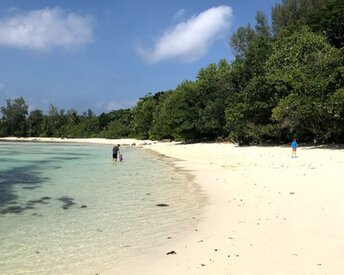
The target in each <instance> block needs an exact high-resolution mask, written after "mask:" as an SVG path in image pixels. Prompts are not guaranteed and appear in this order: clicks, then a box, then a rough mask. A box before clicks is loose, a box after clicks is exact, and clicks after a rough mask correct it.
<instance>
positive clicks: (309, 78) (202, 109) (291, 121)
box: [0, 0, 344, 144]
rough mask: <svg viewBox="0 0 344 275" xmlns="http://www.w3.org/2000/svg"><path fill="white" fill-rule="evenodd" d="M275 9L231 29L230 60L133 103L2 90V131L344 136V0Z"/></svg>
mask: <svg viewBox="0 0 344 275" xmlns="http://www.w3.org/2000/svg"><path fill="white" fill-rule="evenodd" d="M271 17H272V25H271V26H270V25H269V23H268V19H267V17H266V16H265V15H264V14H263V13H262V12H257V15H256V24H255V25H254V26H253V27H251V26H250V25H247V26H244V27H240V28H238V29H237V31H236V32H235V33H234V34H233V36H232V37H231V39H230V45H231V46H232V49H233V52H234V53H235V59H234V60H233V61H232V62H230V63H229V62H227V61H226V60H220V61H219V62H218V64H209V65H208V66H207V67H205V68H202V69H200V70H199V72H198V74H197V78H196V80H195V81H184V82H182V83H180V84H179V85H178V86H177V87H176V89H174V90H170V91H162V92H157V93H155V94H148V95H146V96H144V97H142V98H141V99H140V100H139V101H138V102H137V104H136V105H135V106H134V107H133V108H131V109H126V110H115V111H112V112H110V113H102V114H100V115H99V116H96V115H95V114H94V113H93V112H92V111H91V110H88V111H87V112H84V113H83V114H81V115H80V114H78V113H77V112H76V111H75V110H68V111H65V110H63V109H61V110H58V108H57V107H55V106H53V105H50V106H49V109H48V112H47V114H44V113H43V112H42V111H41V110H33V111H31V112H30V113H28V106H27V104H26V103H25V101H24V99H23V98H16V99H14V100H7V102H6V106H4V107H1V113H2V118H1V120H0V135H1V136H11V135H14V136H46V137H50V136H54V137H105V138H121V137H135V138H140V139H146V138H150V139H158V140H159V139H167V138H168V139H175V140H194V139H204V138H208V139H216V138H230V139H232V140H234V141H237V142H239V143H243V144H245V143H250V142H264V141H267V140H271V141H287V140H289V139H290V138H292V137H294V136H295V137H297V138H298V139H301V140H304V141H310V140H313V139H317V140H319V141H324V142H344V47H343V44H344V2H343V1H342V0H283V1H282V3H280V4H277V5H275V6H274V7H273V8H272V15H271Z"/></svg>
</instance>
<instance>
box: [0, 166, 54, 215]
mask: <svg viewBox="0 0 344 275" xmlns="http://www.w3.org/2000/svg"><path fill="white" fill-rule="evenodd" d="M37 163H39V162H37ZM43 163H44V161H43ZM39 168H41V164H37V165H27V166H21V167H14V168H9V169H7V170H5V171H0V210H2V209H1V208H2V207H5V206H6V205H7V204H8V203H9V202H13V201H14V200H16V199H17V198H18V196H17V195H16V194H15V193H14V191H13V190H14V189H15V188H14V187H15V186H16V185H19V186H20V185H22V188H24V189H28V190H30V189H35V188H39V187H40V185H41V184H42V183H43V182H46V181H47V180H48V179H47V178H42V177H40V173H39V172H38V169H39ZM5 209H6V208H5ZM17 210H18V211H19V212H20V211H21V210H19V209H17ZM6 211H7V210H6ZM9 211H11V210H9ZM0 213H2V212H0Z"/></svg>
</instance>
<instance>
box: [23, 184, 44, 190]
mask: <svg viewBox="0 0 344 275" xmlns="http://www.w3.org/2000/svg"><path fill="white" fill-rule="evenodd" d="M40 187H41V186H40V185H36V186H24V187H22V189H27V190H33V189H37V188H40Z"/></svg>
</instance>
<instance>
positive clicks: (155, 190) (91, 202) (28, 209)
mask: <svg viewBox="0 0 344 275" xmlns="http://www.w3.org/2000/svg"><path fill="white" fill-rule="evenodd" d="M111 147H112V146H109V145H76V144H45V143H10V142H8V143H5V142H0V274H96V273H101V272H103V271H106V270H107V269H110V268H112V267H113V266H114V265H116V264H118V263H121V262H122V261H126V262H128V261H129V262H130V259H134V258H135V256H136V255H139V254H143V253H148V252H149V251H151V250H152V249H154V247H157V246H159V245H163V244H165V243H166V242H168V241H170V240H169V237H172V239H173V238H178V236H179V237H180V236H181V235H182V232H184V231H188V230H191V229H192V228H194V226H195V222H196V220H197V218H198V217H199V215H200V213H201V208H202V200H203V197H202V194H201V192H200V190H199V188H198V186H197V185H195V184H194V183H193V182H192V181H191V180H190V179H189V178H188V177H187V175H185V174H184V173H181V172H178V171H177V170H176V169H175V167H174V166H173V165H172V161H169V160H167V159H163V158H162V157H160V156H158V155H157V154H154V153H152V152H149V151H146V150H142V149H137V148H134V147H124V148H122V153H123V155H124V161H123V162H121V163H113V162H112V152H111ZM157 204H166V205H168V206H165V207H158V206H157ZM193 217H196V219H194V218H193Z"/></svg>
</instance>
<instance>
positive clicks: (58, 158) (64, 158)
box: [54, 157, 81, 160]
mask: <svg viewBox="0 0 344 275" xmlns="http://www.w3.org/2000/svg"><path fill="white" fill-rule="evenodd" d="M54 159H55V160H56V159H57V160H76V159H81V157H54Z"/></svg>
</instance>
